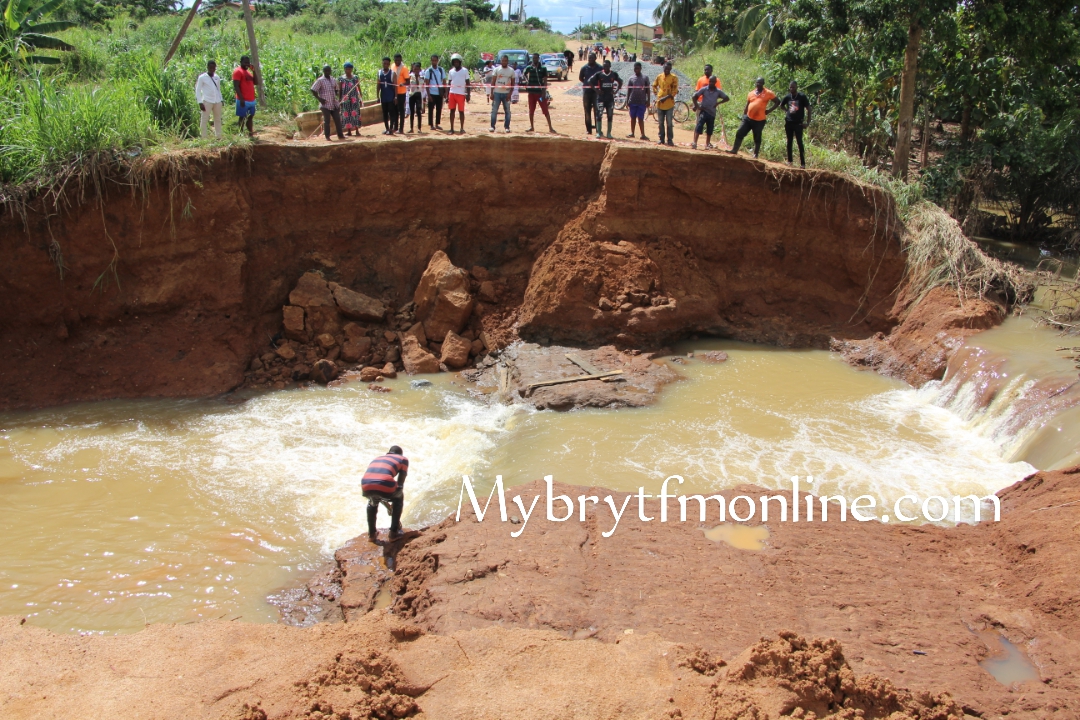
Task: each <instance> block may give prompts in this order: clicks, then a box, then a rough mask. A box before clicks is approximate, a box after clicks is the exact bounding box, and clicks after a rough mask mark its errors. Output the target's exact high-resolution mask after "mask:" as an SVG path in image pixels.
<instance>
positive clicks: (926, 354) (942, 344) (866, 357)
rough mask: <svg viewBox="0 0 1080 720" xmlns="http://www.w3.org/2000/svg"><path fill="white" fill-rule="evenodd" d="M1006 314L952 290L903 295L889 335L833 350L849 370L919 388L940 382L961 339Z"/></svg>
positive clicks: (840, 343) (838, 343)
mask: <svg viewBox="0 0 1080 720" xmlns="http://www.w3.org/2000/svg"><path fill="white" fill-rule="evenodd" d="M905 290H906V288H905ZM1006 314H1007V310H1006V307H1005V304H1004V303H1002V302H999V301H995V300H993V299H990V298H981V297H968V298H961V297H960V296H959V295H958V294H957V291H956V290H955V289H953V288H948V287H937V288H934V289H932V290H930V291H929V292H927V293H926V295H925V296H923V297H921V298H914V299H913V298H910V297H909V296H908V294H907V293H906V292H905V291H904V290H902V291H901V292H900V297H898V298H897V301H896V306H895V307H894V308H893V311H892V316H893V317H894V318H896V319H897V320H898V323H897V325H896V326H895V327H894V328H893V329H892V331H891V332H890V333H889V334H888V335H886V334H885V333H876V334H874V335H872V336H871V337H868V338H865V339H863V340H834V341H833V342H832V348H833V349H834V350H837V351H839V352H840V354H841V355H843V356H844V359H845V360H847V361H848V362H849V363H851V364H852V365H856V366H859V367H866V368H869V369H872V370H876V371H877V372H880V373H881V374H882V375H888V376H889V377H895V378H898V379H900V380H903V381H905V382H907V383H908V384H909V385H913V386H915V387H920V386H921V385H923V383H925V382H927V381H928V380H940V379H941V378H942V377H943V376H944V375H945V370H946V368H947V367H948V365H949V358H951V357H952V356H953V354H954V353H956V352H957V350H959V349H960V347H961V346H963V344H964V340H965V339H966V338H968V337H970V336H972V335H974V334H975V333H978V332H980V331H982V330H989V329H990V328H992V327H996V326H997V325H1000V324H1001V322H1002V321H1003V320H1004V319H1005V316H1006Z"/></svg>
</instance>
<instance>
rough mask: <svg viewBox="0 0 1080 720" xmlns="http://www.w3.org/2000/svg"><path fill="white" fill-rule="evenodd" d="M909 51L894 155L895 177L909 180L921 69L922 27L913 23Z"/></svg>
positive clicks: (903, 80)
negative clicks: (912, 133) (917, 85)
mask: <svg viewBox="0 0 1080 720" xmlns="http://www.w3.org/2000/svg"><path fill="white" fill-rule="evenodd" d="M907 37H908V40H907V50H906V51H905V52H904V74H903V75H902V76H901V78H900V122H899V123H897V127H896V153H895V154H894V155H893V167H892V171H893V175H895V176H899V177H902V178H904V179H905V180H907V176H908V161H909V158H910V155H911V123H912V120H913V118H914V115H915V76H916V75H917V74H918V72H917V71H918V69H919V41H920V40H922V25H920V24H919V23H918V21H914V20H913V21H912V23H911V25H909V26H908V36H907Z"/></svg>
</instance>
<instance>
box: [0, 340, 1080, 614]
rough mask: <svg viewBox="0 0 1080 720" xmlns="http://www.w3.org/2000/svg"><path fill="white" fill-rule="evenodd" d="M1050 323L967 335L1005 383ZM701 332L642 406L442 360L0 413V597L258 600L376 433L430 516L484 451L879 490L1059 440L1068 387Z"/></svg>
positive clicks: (374, 445)
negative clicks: (874, 365)
mask: <svg viewBox="0 0 1080 720" xmlns="http://www.w3.org/2000/svg"><path fill="white" fill-rule="evenodd" d="M1058 340H1059V339H1058V338H1056V337H1055V336H1054V335H1053V334H1051V333H1049V332H1046V331H1044V330H1038V329H1035V328H1033V326H1032V325H1031V323H1030V321H1028V320H1023V319H1010V320H1009V321H1008V322H1007V323H1006V324H1005V325H1004V326H1002V327H1001V328H998V329H996V330H992V331H989V332H987V333H984V334H982V335H979V336H977V337H976V338H975V339H974V340H973V341H972V343H973V344H977V345H979V346H980V347H982V348H984V349H985V353H986V354H985V356H980V357H983V360H981V361H982V362H989V361H988V360H986V359H985V358H987V357H990V356H991V355H992V356H993V357H996V358H999V359H1000V358H1001V357H1006V358H1007V359H1008V360H1007V363H1006V368H1007V372H1006V371H1001V370H999V371H998V375H1000V374H1001V373H1002V372H1005V374H1006V375H1008V374H1009V373H1012V376H1011V377H1010V378H1006V379H1005V380H1002V379H1001V378H1000V377H999V378H998V380H999V382H1004V383H1005V386H1007V387H1008V388H1011V389H1009V390H1008V392H1010V393H1013V395H1015V394H1016V393H1023V392H1024V388H1025V387H1030V385H1031V384H1032V383H1034V382H1035V381H1036V380H1037V379H1038V378H1040V377H1045V376H1047V375H1053V374H1055V373H1057V374H1063V375H1064V374H1067V373H1068V372H1072V373H1073V376H1075V371H1074V370H1071V369H1070V368H1071V366H1070V363H1068V362H1067V361H1065V360H1063V359H1062V358H1060V357H1059V354H1055V350H1054V348H1055V347H1056V345H1057V344H1060V343H1058ZM709 349H720V350H725V351H726V352H728V353H729V355H730V359H729V360H728V362H726V363H722V364H706V363H703V362H700V361H695V360H690V361H688V362H686V363H685V364H675V365H673V366H674V367H676V369H677V370H678V371H679V372H680V373H681V374H682V375H684V376H685V380H683V381H681V382H678V383H675V384H673V385H671V386H668V387H667V388H666V389H665V390H664V391H663V394H662V397H661V399H660V401H659V402H658V403H657V404H656V405H654V406H651V407H648V408H645V409H639V410H620V411H610V410H608V411H603V410H586V411H577V412H571V413H554V412H535V411H531V410H527V409H524V408H521V407H514V406H504V405H498V404H489V402H488V400H487V399H486V398H483V397H473V396H471V395H470V394H469V393H468V391H467V384H466V383H464V382H462V381H460V380H458V381H456V382H455V380H454V378H453V376H450V375H445V374H444V375H439V376H430V377H431V379H432V380H433V384H432V385H431V386H428V387H423V388H412V387H411V386H410V384H409V380H408V379H407V378H406V379H398V380H394V381H389V382H388V386H389V387H391V388H392V389H393V392H392V393H389V394H380V393H373V392H370V391H369V390H368V389H367V388H366V386H364V385H361V384H354V385H351V386H347V387H343V388H336V389H326V388H316V389H302V390H286V391H277V392H270V393H266V394H261V395H253V396H249V397H246V398H235V397H234V398H230V399H224V400H223V399H211V400H197V401H175V400H139V401H109V402H98V403H89V404H81V405H74V406H66V407H61V408H56V409H49V410H41V411H33V412H19V413H7V414H4V415H0V508H2V512H0V614H4V615H7V614H16V615H24V616H26V617H27V618H28V619H29V621H30V622H32V623H34V624H37V625H41V626H45V627H49V628H52V629H55V630H59V631H68V632H76V631H82V632H106V633H111V632H131V631H136V630H139V629H141V628H142V627H143V626H144V624H146V623H152V622H180V623H183V622H193V621H198V620H202V619H208V618H243V619H244V620H246V621H255V622H259V621H264V622H272V621H275V620H276V619H277V611H276V609H275V607H274V606H273V605H272V604H271V603H270V602H269V601H268V599H267V598H268V596H269V595H271V594H272V593H274V592H275V591H277V590H279V589H281V588H282V587H286V586H288V585H289V584H290V583H295V582H297V580H298V578H300V577H301V576H302V574H303V573H305V572H307V571H309V570H311V569H312V568H314V567H316V566H318V565H320V564H321V563H324V562H325V561H326V560H327V559H328V558H329V557H330V556H331V554H332V553H333V550H334V549H335V548H336V547H338V546H339V545H341V544H342V543H344V542H345V541H346V540H347V539H349V538H351V537H353V536H355V535H357V534H359V533H361V532H363V531H364V512H363V508H364V504H365V501H364V500H363V498H362V497H361V496H360V476H361V474H362V473H363V471H364V468H365V466H366V463H367V461H368V460H369V459H370V458H371V457H373V456H374V455H377V454H380V453H382V452H384V451H385V450H386V448H387V447H389V445H391V444H399V445H401V446H402V447H403V448H404V449H405V452H406V454H407V455H408V456H409V458H410V460H411V463H412V465H411V467H412V469H411V474H410V476H409V480H408V483H407V494H406V497H407V503H406V510H405V520H406V522H407V523H408V524H411V525H419V524H425V523H429V522H433V521H437V520H440V519H442V518H443V517H445V516H446V515H447V514H448V513H449V512H450V511H451V510H452V508H454V507H455V506H456V503H457V498H458V490H459V487H460V484H461V476H462V474H469V475H471V476H473V477H474V478H475V479H476V481H477V484H478V486H481V487H485V488H487V487H490V484H491V482H492V481H493V480H494V476H495V475H496V474H501V475H502V476H503V477H504V479H505V481H506V482H507V484H508V485H513V484H515V483H520V482H525V481H528V480H532V479H535V478H539V477H542V476H544V475H553V476H554V477H555V479H556V480H560V481H564V482H568V483H575V484H582V485H589V484H593V485H601V486H605V487H609V488H614V489H623V490H628V489H635V490H636V488H637V487H638V486H644V487H645V488H646V489H647V491H650V492H651V491H655V490H657V489H659V486H660V484H661V483H662V481H663V480H664V478H666V477H668V476H669V475H672V474H678V475H681V476H683V477H684V478H685V479H686V483H685V484H684V485H683V486H682V487H681V488H680V491H681V492H690V491H702V490H715V489H721V488H728V487H732V486H734V485H738V484H740V483H746V482H750V483H755V484H758V485H762V486H765V487H781V486H782V485H783V486H784V487H786V486H787V485H786V483H788V482H789V478H790V477H791V476H792V475H800V476H806V475H812V476H814V477H815V478H817V479H818V483H817V486H816V487H817V492H818V493H821V492H829V494H835V493H837V492H838V493H842V494H844V495H846V496H848V497H849V498H850V497H854V496H855V495H859V494H872V495H875V496H877V497H879V498H881V499H882V500H884V501H886V502H888V503H890V504H891V503H892V501H893V500H894V499H895V498H898V497H900V496H901V495H904V494H915V495H918V496H920V497H922V496H927V495H933V494H940V495H955V494H963V495H966V494H968V493H978V494H979V495H985V494H987V493H992V492H994V491H996V490H999V489H1001V488H1003V487H1005V486H1007V485H1009V484H1011V483H1013V482H1016V481H1017V480H1020V479H1021V478H1023V477H1024V476H1025V475H1027V474H1029V473H1031V472H1033V470H1034V467H1033V464H1034V465H1037V466H1039V467H1051V466H1060V465H1062V464H1066V463H1067V460H1068V459H1069V458H1075V457H1076V451H1077V442H1076V440H1077V438H1076V431H1075V430H1070V427H1071V428H1075V427H1078V426H1080V423H1075V422H1073V420H1072V418H1073V413H1075V412H1076V411H1075V410H1065V411H1064V412H1061V413H1058V414H1052V413H1044V414H1043V415H1041V416H1037V414H1036V415H1035V416H1033V417H1034V418H1035V419H1034V420H1031V421H1030V422H1028V421H1026V420H1025V424H1023V425H1022V426H1021V427H1019V429H1017V427H1016V423H1013V424H1012V425H1010V424H1009V423H1008V422H1005V420H1004V419H1007V418H1008V417H1009V412H1010V405H1009V402H1008V398H1009V397H1012V396H1010V395H1008V393H1006V392H1005V391H1002V393H1004V394H1002V393H999V395H1002V398H1001V399H1002V402H1001V403H999V404H997V405H994V404H993V403H991V404H990V405H986V404H985V402H983V401H984V400H985V398H982V399H981V400H978V401H976V400H977V398H976V396H977V395H978V393H977V392H976V389H977V388H976V387H975V386H973V387H970V388H969V387H967V385H965V383H966V382H967V380H964V379H955V378H954V380H953V382H952V384H951V385H950V382H949V381H946V382H944V383H931V384H930V385H928V386H926V387H924V388H922V389H920V390H914V389H911V388H910V387H908V386H906V385H904V384H902V383H899V382H897V381H893V380H889V379H887V378H884V377H881V376H879V375H876V374H873V373H869V372H861V371H857V370H854V369H852V368H850V367H848V366H847V365H845V364H844V363H843V362H842V361H841V360H840V359H839V358H838V357H837V356H835V355H833V354H831V353H828V352H824V351H816V350H802V351H792V350H780V349H774V348H766V347H761V346H754V345H746V344H740V343H733V342H724V341H700V342H693V343H688V344H685V345H683V346H680V347H679V348H678V351H679V352H680V353H683V354H685V353H687V352H688V351H691V350H695V351H701V350H709ZM665 361H667V362H671V360H670V358H669V359H667V360H665ZM964 377H965V378H967V376H966V375H965V376H964ZM972 382H975V381H972ZM1069 422H1073V424H1072V425H1071V426H1070V425H1069V424H1068V423H1069ZM1003 428H1005V429H1004V430H1003ZM1070 432H1071V433H1072V434H1071V435H1070ZM1029 461H1030V463H1032V464H1029ZM380 520H381V521H382V522H383V523H385V522H386V520H385V518H384V517H380ZM949 520H955V518H949Z"/></svg>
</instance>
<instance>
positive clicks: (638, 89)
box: [626, 62, 651, 140]
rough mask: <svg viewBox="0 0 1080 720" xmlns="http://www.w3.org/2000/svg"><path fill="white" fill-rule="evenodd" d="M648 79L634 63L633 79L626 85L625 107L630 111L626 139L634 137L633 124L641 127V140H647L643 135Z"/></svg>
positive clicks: (647, 97) (639, 66)
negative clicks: (628, 131) (628, 130)
mask: <svg viewBox="0 0 1080 720" xmlns="http://www.w3.org/2000/svg"><path fill="white" fill-rule="evenodd" d="M650 95H651V93H650V92H649V78H647V77H645V76H644V75H642V74H641V63H639V62H636V63H634V77H632V78H630V79H629V80H628V81H627V83H626V105H627V107H629V109H630V134H629V135H627V136H626V137H629V138H632V137H634V126H635V123H636V124H637V125H639V126H641V139H642V140H648V139H649V138H648V137H646V135H645V111H646V109H648V107H649V98H650Z"/></svg>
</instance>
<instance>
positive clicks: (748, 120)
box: [728, 78, 776, 159]
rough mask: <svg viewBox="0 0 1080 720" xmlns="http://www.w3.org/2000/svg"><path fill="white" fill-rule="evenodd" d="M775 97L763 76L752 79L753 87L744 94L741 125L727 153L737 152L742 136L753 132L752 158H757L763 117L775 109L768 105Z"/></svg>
mask: <svg viewBox="0 0 1080 720" xmlns="http://www.w3.org/2000/svg"><path fill="white" fill-rule="evenodd" d="M775 98H776V93H774V92H773V91H772V90H770V89H768V88H767V87H765V78H758V79H757V80H755V81H754V89H753V90H751V91H750V92H749V93H748V94H747V95H746V109H745V110H743V121H742V125H740V126H739V130H738V132H736V133H735V144H734V145H733V146H732V147H731V149H730V150H728V152H729V153H731V154H732V155H734V154H735V153H737V152H739V146H740V145H742V141H743V138H745V137H746V136H747V135H748V134H749V133H751V132H753V133H754V158H755V159H756V158H757V156H758V153H759V152H761V131H762V130H764V129H765V118H766V117H768V115H769V113H771V112H772V111H773V110H775V109H776V108H775V107H772V108H770V107H769V106H768V105H769V101H770V100H773V99H775Z"/></svg>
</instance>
